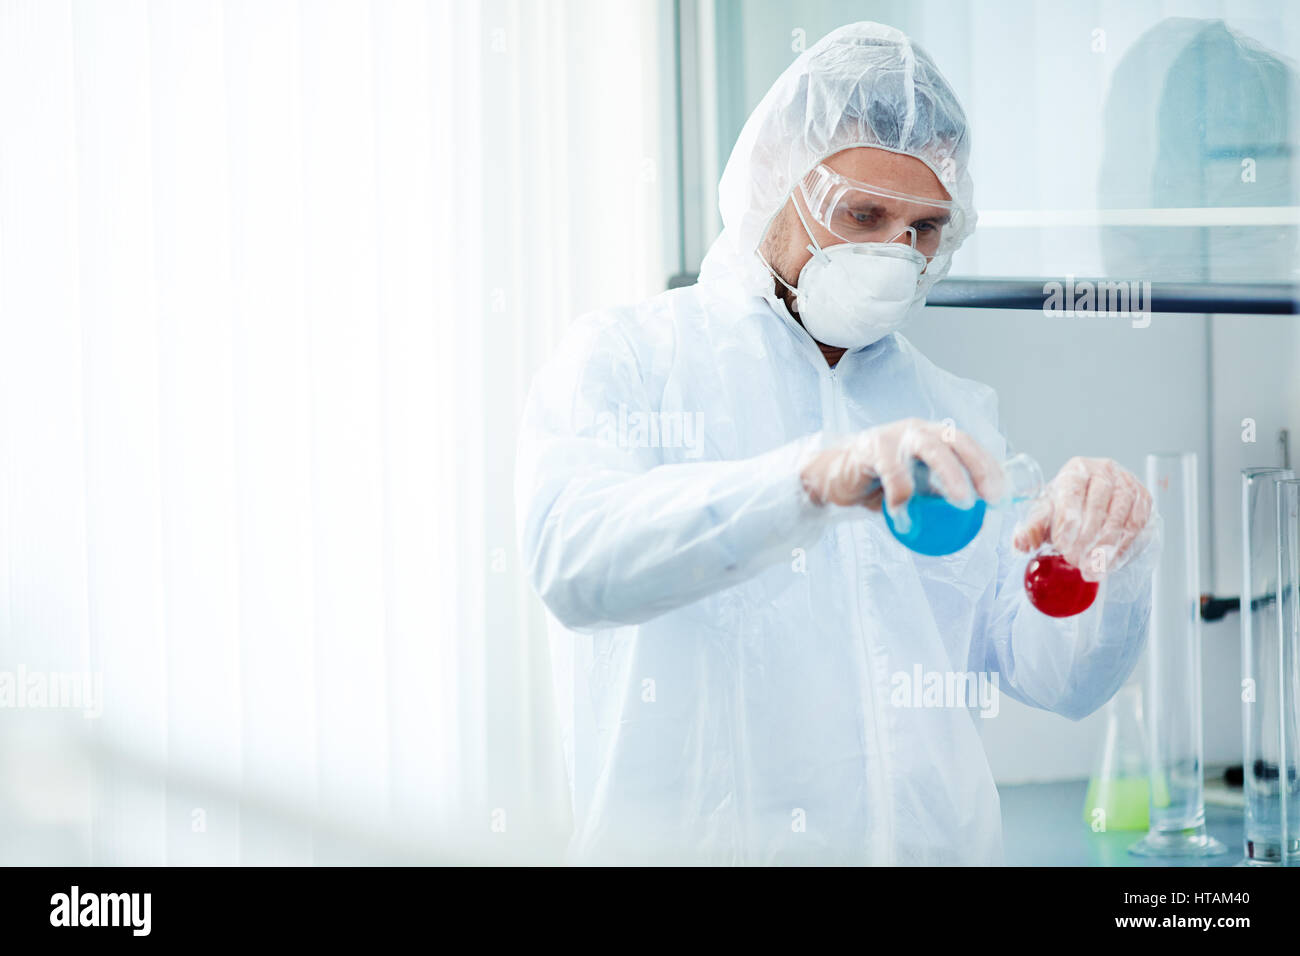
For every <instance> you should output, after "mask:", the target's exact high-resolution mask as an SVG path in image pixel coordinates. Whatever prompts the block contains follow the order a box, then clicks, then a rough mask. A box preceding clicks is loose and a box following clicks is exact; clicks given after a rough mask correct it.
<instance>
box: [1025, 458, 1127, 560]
mask: <svg viewBox="0 0 1300 956" xmlns="http://www.w3.org/2000/svg"><path fill="white" fill-rule="evenodd" d="M1150 518H1151V493H1150V492H1149V491H1147V489H1146V487H1145V486H1144V485H1143V484H1142V482H1141V481H1139V480H1138V478H1137V476H1136V475H1134V474H1133V473H1132V472H1130V471H1128V470H1126V469H1124V468H1123V467H1121V466H1120V465H1119V463H1118V462H1116V461H1114V460H1112V459H1110V458H1071V459H1070V460H1069V461H1067V462H1066V463H1065V465H1064V466H1063V467H1062V468H1061V470H1060V471H1059V472H1058V473H1057V475H1056V477H1055V478H1053V479H1052V480H1051V481H1050V482H1048V484H1047V487H1046V488H1045V489H1044V493H1043V495H1042V496H1040V497H1039V498H1038V499H1037V500H1036V501H1035V502H1034V504H1033V505H1032V506H1031V507H1030V509H1029V514H1028V515H1027V516H1026V517H1025V520H1024V521H1023V522H1022V523H1021V525H1020V526H1019V527H1018V528H1016V532H1015V535H1014V536H1013V538H1012V539H1011V540H1012V544H1013V545H1014V546H1015V547H1016V548H1017V549H1018V550H1020V551H1033V550H1034V549H1035V548H1037V547H1039V546H1040V545H1042V544H1044V543H1045V542H1046V543H1050V544H1051V545H1052V547H1053V548H1055V549H1056V550H1057V551H1058V552H1060V554H1061V556H1062V557H1064V558H1065V560H1066V561H1069V562H1070V563H1071V564H1072V565H1074V566H1075V567H1076V568H1078V569H1079V571H1080V573H1081V574H1082V575H1083V578H1084V580H1086V581H1100V580H1101V579H1102V578H1104V577H1105V576H1106V575H1107V574H1109V573H1111V572H1113V571H1116V570H1118V569H1119V568H1120V567H1122V566H1123V565H1124V564H1125V562H1126V561H1127V560H1128V558H1129V556H1130V555H1132V554H1134V553H1136V551H1135V549H1134V545H1135V543H1136V542H1137V541H1138V539H1139V537H1141V536H1142V534H1143V531H1144V530H1145V529H1146V528H1147V524H1148V521H1149V520H1150Z"/></svg>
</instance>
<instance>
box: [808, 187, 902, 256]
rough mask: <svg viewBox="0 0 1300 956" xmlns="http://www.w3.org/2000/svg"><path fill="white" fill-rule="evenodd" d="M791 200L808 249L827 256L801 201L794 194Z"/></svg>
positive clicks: (814, 253)
mask: <svg viewBox="0 0 1300 956" xmlns="http://www.w3.org/2000/svg"><path fill="white" fill-rule="evenodd" d="M790 199H791V200H792V201H793V202H794V211H795V214H796V215H798V217H799V223H800V224H801V225H802V226H803V231H804V235H806V236H807V237H808V240H809V242H808V246H807V247H806V248H807V249H808V251H809V252H811V253H812V254H813V255H814V256H815V255H819V254H821V255H825V252H824V250H823V249H822V247H821V246H820V245H818V244H817V240H816V239H815V238H813V234H812V228H811V227H810V226H809V225H808V220H807V219H805V218H804V217H803V210H802V209H800V208H799V200H798V199H796V198H795V196H794V194H793V193H791V195H790ZM909 228H910V227H909Z"/></svg>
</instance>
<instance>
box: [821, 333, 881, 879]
mask: <svg viewBox="0 0 1300 956" xmlns="http://www.w3.org/2000/svg"><path fill="white" fill-rule="evenodd" d="M840 361H841V362H842V361H843V358H841V360H840ZM826 371H827V374H826V375H825V376H823V378H822V385H823V388H822V427H823V428H825V427H826V425H827V424H828V418H829V419H830V424H831V427H833V428H834V429H835V430H836V431H837V432H838V433H839V434H840V435H847V434H848V431H849V421H848V410H847V408H846V407H845V402H844V397H843V394H842V389H841V383H840V378H839V374H838V369H836V368H832V367H829V366H827V368H826ZM828 404H829V407H828ZM828 412H829V415H828ZM841 531H844V532H847V534H848V535H849V541H850V544H851V545H852V548H851V550H852V555H851V560H852V562H853V609H854V618H855V619H856V623H857V628H858V636H859V638H860V639H861V641H862V648H863V653H864V658H865V661H866V680H865V683H866V691H867V698H868V699H867V712H868V713H869V714H870V720H871V726H870V728H869V733H870V736H871V742H872V745H873V747H874V749H875V755H876V760H877V762H878V763H879V766H878V767H877V768H875V769H876V779H877V781H878V782H879V791H880V792H879V793H878V794H876V795H877V796H879V797H880V798H881V800H882V806H880V807H879V808H871V809H872V810H875V809H878V810H879V811H880V812H881V813H883V815H884V823H885V825H884V827H883V828H882V830H883V832H884V834H885V846H884V848H883V849H884V859H883V860H882V861H881V862H883V863H884V864H885V865H887V866H892V865H893V864H894V855H895V854H894V800H893V793H892V790H891V788H890V773H889V764H888V756H887V754H886V751H885V747H884V742H883V731H882V729H881V726H880V724H881V716H880V713H879V712H878V711H877V709H876V682H875V672H874V669H873V661H872V643H871V637H870V635H869V634H868V632H867V628H866V625H865V623H864V619H863V613H862V582H861V574H860V566H861V559H860V557H859V556H860V555H861V553H862V535H864V534H866V529H865V528H863V527H862V522H861V521H851V522H847V523H846V524H841V525H838V526H837V528H836V533H837V534H838V533H840V532H841ZM867 772H868V773H871V772H872V771H871V768H870V766H868V771H867ZM871 792H872V789H871V788H870V787H868V793H871ZM873 856H874V854H873Z"/></svg>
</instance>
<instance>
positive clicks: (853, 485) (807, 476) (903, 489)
mask: <svg viewBox="0 0 1300 956" xmlns="http://www.w3.org/2000/svg"><path fill="white" fill-rule="evenodd" d="M914 458H915V459H920V460H921V461H923V462H925V463H926V464H927V465H928V466H929V467H930V475H931V480H932V481H933V482H934V484H935V485H936V486H937V487H938V488H940V489H942V491H943V494H944V497H945V498H947V499H948V500H949V501H951V502H952V503H953V504H955V505H957V506H958V507H970V506H972V505H973V504H974V498H975V495H978V496H979V497H981V498H984V499H985V500H986V501H996V500H998V498H999V497H1000V495H1001V488H1002V467H1001V465H999V464H998V462H997V460H996V459H994V458H993V456H991V455H990V454H989V453H988V452H986V451H985V450H984V449H983V448H981V447H980V446H979V444H978V443H977V442H976V441H975V440H974V439H973V438H971V437H970V436H969V435H967V434H965V433H964V432H960V431H958V430H957V429H956V428H953V427H952V426H951V425H950V424H944V423H941V422H927V421H923V420H921V419H919V418H908V419H904V420H902V421H897V422H890V423H889V424H888V425H878V426H876V427H875V428H869V429H867V430H866V431H862V432H858V433H857V434H855V435H853V436H851V437H850V438H849V439H847V440H846V441H844V442H842V443H841V444H839V445H837V446H835V447H833V448H829V449H826V450H824V451H821V452H818V453H817V454H816V455H814V456H813V457H812V458H811V459H810V460H809V461H808V462H807V464H805V465H804V467H803V469H802V470H801V472H800V474H801V477H802V478H803V486H804V489H805V490H806V491H807V492H808V495H809V497H810V498H811V499H812V500H813V502H814V503H815V504H819V505H822V504H834V505H845V506H847V505H865V506H866V507H868V508H870V509H872V510H873V511H879V510H880V508H881V504H882V502H883V504H884V506H885V508H886V509H888V511H889V515H890V518H892V519H894V520H895V522H897V523H901V522H903V521H905V520H906V513H905V510H904V509H905V506H906V504H907V500H908V499H909V498H910V497H911V496H912V492H913V491H914V488H913V487H912V485H913V482H912V459H914Z"/></svg>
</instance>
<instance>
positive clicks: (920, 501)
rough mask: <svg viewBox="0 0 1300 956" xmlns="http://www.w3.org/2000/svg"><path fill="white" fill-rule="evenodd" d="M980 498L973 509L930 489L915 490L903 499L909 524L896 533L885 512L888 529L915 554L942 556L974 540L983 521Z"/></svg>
mask: <svg viewBox="0 0 1300 956" xmlns="http://www.w3.org/2000/svg"><path fill="white" fill-rule="evenodd" d="M985 507H986V506H985V504H984V502H983V500H980V499H976V501H975V506H974V507H973V508H965V509H963V508H958V507H957V506H956V505H954V504H951V503H949V502H948V501H947V500H945V499H944V498H943V497H941V496H940V495H937V494H934V493H933V492H926V493H923V492H921V491H919V490H918V491H917V492H916V493H915V494H913V495H912V497H911V498H909V499H907V517H908V518H909V519H911V522H912V526H911V527H910V528H908V529H907V533H906V534H899V532H898V529H897V528H895V527H894V520H893V519H892V518H890V517H889V512H888V511H886V512H885V524H887V525H888V526H889V532H890V534H892V535H893V536H894V537H895V538H897V539H898V540H899V541H900V542H902V543H903V544H904V545H906V546H907V547H908V548H911V549H912V550H913V551H915V552H916V553H917V554H928V555H934V556H938V555H943V554H952V553H953V552H954V551H960V550H961V549H962V548H964V547H966V545H968V544H970V543H971V542H972V541H974V540H975V536H976V535H977V534H979V533H980V527H981V526H982V525H983V524H984V509H985Z"/></svg>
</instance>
